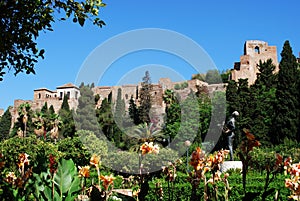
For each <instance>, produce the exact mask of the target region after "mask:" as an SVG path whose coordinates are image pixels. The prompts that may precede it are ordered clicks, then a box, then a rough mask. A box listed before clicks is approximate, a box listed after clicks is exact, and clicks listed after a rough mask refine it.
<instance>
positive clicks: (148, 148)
mask: <svg viewBox="0 0 300 201" xmlns="http://www.w3.org/2000/svg"><path fill="white" fill-rule="evenodd" d="M140 150H141V151H142V155H145V154H150V153H154V154H158V153H159V146H158V145H157V144H156V145H153V142H149V143H148V142H145V143H144V144H142V145H141V147H140Z"/></svg>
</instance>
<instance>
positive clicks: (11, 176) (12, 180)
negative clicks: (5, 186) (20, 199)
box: [4, 172, 17, 184]
mask: <svg viewBox="0 0 300 201" xmlns="http://www.w3.org/2000/svg"><path fill="white" fill-rule="evenodd" d="M16 179H17V177H16V175H15V173H14V172H9V173H8V174H7V175H6V178H5V179H4V180H5V181H6V182H7V183H10V184H14V183H15V181H16Z"/></svg>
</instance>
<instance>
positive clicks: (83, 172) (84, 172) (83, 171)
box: [78, 166, 90, 178]
mask: <svg viewBox="0 0 300 201" xmlns="http://www.w3.org/2000/svg"><path fill="white" fill-rule="evenodd" d="M78 168H79V177H85V178H87V177H90V166H84V167H80V166H79V167H78Z"/></svg>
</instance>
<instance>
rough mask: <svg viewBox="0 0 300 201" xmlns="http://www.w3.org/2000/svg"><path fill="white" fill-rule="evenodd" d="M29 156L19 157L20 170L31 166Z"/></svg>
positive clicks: (23, 154)
mask: <svg viewBox="0 0 300 201" xmlns="http://www.w3.org/2000/svg"><path fill="white" fill-rule="evenodd" d="M28 156H29V155H28V154H26V153H22V154H20V155H19V162H18V166H19V168H21V167H23V166H25V165H29V160H28Z"/></svg>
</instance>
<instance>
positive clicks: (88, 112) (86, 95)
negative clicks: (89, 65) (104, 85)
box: [74, 84, 100, 137]
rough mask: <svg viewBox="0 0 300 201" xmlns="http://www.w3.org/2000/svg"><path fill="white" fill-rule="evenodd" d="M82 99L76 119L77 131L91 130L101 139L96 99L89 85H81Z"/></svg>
mask: <svg viewBox="0 0 300 201" xmlns="http://www.w3.org/2000/svg"><path fill="white" fill-rule="evenodd" d="M79 89H80V97H79V98H78V107H77V110H76V114H75V115H74V117H75V118H74V119H75V120H76V121H75V123H76V129H77V130H89V131H92V132H94V133H95V135H96V136H98V137H100V130H99V124H98V121H97V117H96V111H95V97H94V94H93V92H92V90H91V88H90V87H89V85H87V86H86V85H84V84H81V85H80V88H79Z"/></svg>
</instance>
